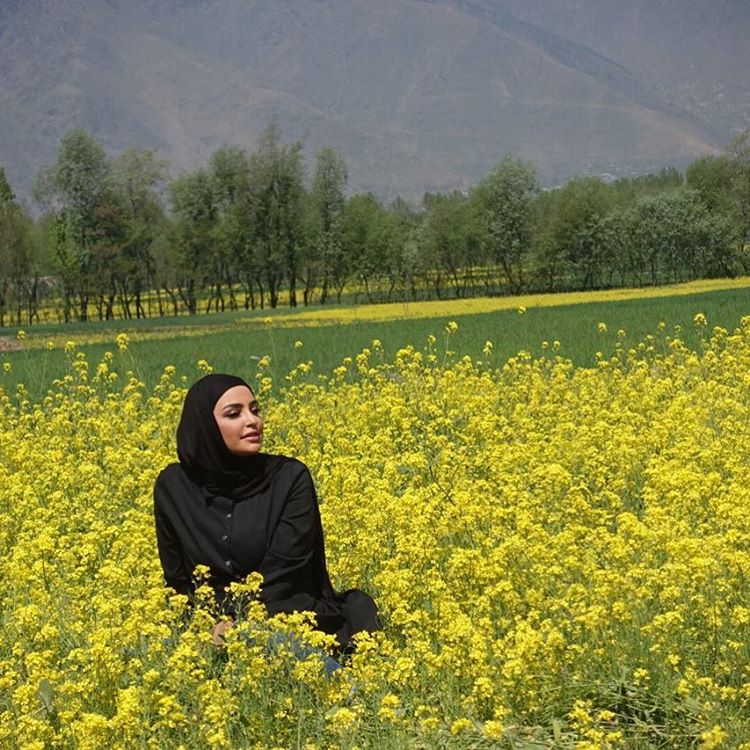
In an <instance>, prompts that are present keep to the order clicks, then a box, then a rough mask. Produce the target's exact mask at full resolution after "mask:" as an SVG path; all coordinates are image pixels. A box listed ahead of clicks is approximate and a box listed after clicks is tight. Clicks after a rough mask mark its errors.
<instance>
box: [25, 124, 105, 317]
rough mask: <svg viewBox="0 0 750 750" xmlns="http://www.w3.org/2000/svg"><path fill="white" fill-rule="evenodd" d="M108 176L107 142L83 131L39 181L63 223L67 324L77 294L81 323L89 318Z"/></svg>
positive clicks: (60, 250) (65, 142)
mask: <svg viewBox="0 0 750 750" xmlns="http://www.w3.org/2000/svg"><path fill="white" fill-rule="evenodd" d="M108 175H109V163H108V160H107V157H106V155H105V153H104V148H103V146H102V145H101V143H99V141H98V140H96V138H94V137H93V136H91V135H89V134H88V133H86V132H84V131H83V130H70V131H68V132H67V133H66V134H65V135H64V136H63V137H62V140H61V141H60V148H59V151H58V156H57V161H56V162H55V164H54V165H53V166H52V167H50V168H49V169H46V170H44V171H43V172H42V173H41V174H40V176H39V178H38V180H37V185H36V188H35V195H36V198H37V200H38V201H39V202H40V203H41V205H42V206H43V207H44V208H45V209H46V210H47V211H49V212H50V213H51V214H52V215H53V216H54V217H55V222H56V224H57V229H56V232H55V235H54V239H55V244H54V257H55V260H56V264H57V266H58V270H59V272H60V274H61V277H62V281H63V296H64V308H65V320H66V321H67V320H69V319H70V309H71V300H72V297H73V296H74V295H77V296H78V301H79V318H80V319H81V320H87V319H88V303H89V296H90V293H91V284H92V275H91V247H92V243H93V240H94V237H95V236H97V232H98V230H97V226H96V224H97V220H98V214H97V208H98V207H99V204H100V202H101V201H102V198H103V195H104V193H105V191H106V189H107V179H108Z"/></svg>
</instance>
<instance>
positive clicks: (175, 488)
mask: <svg viewBox="0 0 750 750" xmlns="http://www.w3.org/2000/svg"><path fill="white" fill-rule="evenodd" d="M190 489H194V490H195V491H196V492H200V488H199V487H198V485H197V484H195V482H193V480H192V479H191V478H190V477H189V476H188V473H187V472H186V471H185V469H184V468H183V467H182V466H181V465H180V464H179V463H177V462H175V463H173V464H169V465H168V466H165V467H164V468H163V469H162V470H161V471H160V472H159V475H158V476H157V477H156V481H155V482H154V499H155V500H156V502H157V503H159V502H164V501H165V500H167V499H169V498H170V497H172V496H174V495H175V493H177V494H180V495H184V493H185V491H186V490H190Z"/></svg>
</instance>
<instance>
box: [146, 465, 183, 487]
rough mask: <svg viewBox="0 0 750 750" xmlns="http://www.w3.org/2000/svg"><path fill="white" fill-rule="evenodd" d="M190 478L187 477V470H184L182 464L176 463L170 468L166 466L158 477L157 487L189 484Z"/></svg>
mask: <svg viewBox="0 0 750 750" xmlns="http://www.w3.org/2000/svg"><path fill="white" fill-rule="evenodd" d="M189 481H190V478H189V477H188V475H187V472H186V471H185V469H183V468H182V466H181V464H179V463H178V462H177V461H175V462H174V463H172V464H169V465H168V466H165V467H164V468H163V469H162V470H161V471H160V472H159V475H158V476H157V477H156V483H155V484H156V486H157V487H158V486H159V485H165V484H171V483H172V482H189Z"/></svg>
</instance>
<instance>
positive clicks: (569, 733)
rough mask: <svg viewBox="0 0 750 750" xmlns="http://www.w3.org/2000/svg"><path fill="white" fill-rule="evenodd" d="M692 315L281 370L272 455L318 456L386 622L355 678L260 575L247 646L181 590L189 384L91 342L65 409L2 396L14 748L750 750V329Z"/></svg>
mask: <svg viewBox="0 0 750 750" xmlns="http://www.w3.org/2000/svg"><path fill="white" fill-rule="evenodd" d="M694 323H695V326H696V328H698V329H699V330H703V331H704V332H705V333H704V336H703V343H702V346H701V347H699V349H698V351H692V350H691V349H689V348H688V347H686V346H685V345H684V344H683V343H682V342H681V341H680V340H679V339H677V338H674V337H671V336H670V335H669V334H668V333H667V331H666V330H661V331H655V332H654V335H652V336H648V337H646V339H644V340H643V341H642V342H641V343H640V344H638V345H636V346H633V347H632V348H627V347H626V346H624V345H623V344H618V345H616V346H615V349H614V351H613V352H612V353H611V354H607V355H606V356H605V355H600V356H599V357H598V359H597V362H596V364H595V366H593V367H588V368H584V367H580V366H575V365H574V364H573V363H572V362H571V361H569V360H567V359H565V358H563V357H562V356H559V354H558V353H557V352H556V351H555V346H554V345H553V346H551V347H549V348H548V349H547V350H545V351H544V352H543V353H542V356H539V357H532V356H531V355H530V354H526V353H523V352H521V353H520V354H518V355H517V356H516V357H513V358H512V359H510V360H508V361H506V362H504V363H498V362H497V361H496V360H495V359H493V353H492V351H491V350H492V345H491V343H489V342H488V344H487V345H486V347H485V351H484V352H483V353H482V354H481V355H480V356H478V357H477V358H475V359H471V358H469V357H455V356H451V355H450V353H449V351H445V350H444V349H445V348H444V347H442V346H440V347H439V346H438V344H437V342H436V340H435V338H434V337H431V338H430V339H429V340H428V342H427V345H426V346H424V347H422V346H421V345H420V346H418V347H410V346H409V347H404V348H402V349H400V350H399V351H398V352H397V353H395V355H394V356H393V357H386V356H384V355H383V353H382V348H381V344H380V342H379V341H373V342H372V344H371V345H370V346H369V347H368V348H367V349H366V350H364V351H362V352H361V353H360V354H358V355H356V356H352V358H351V359H347V360H344V362H343V363H342V364H341V366H340V367H339V368H337V369H336V370H334V371H333V373H332V375H331V377H330V378H328V379H327V380H325V381H318V382H302V381H300V382H299V383H298V384H296V385H295V383H296V382H297V381H296V379H295V373H292V374H291V375H290V380H289V381H286V382H287V383H288V385H287V387H286V389H279V388H276V387H273V388H272V387H271V382H270V379H269V378H268V376H267V374H266V372H264V371H263V369H261V371H260V372H259V373H257V375H256V377H255V380H254V382H255V383H256V385H257V390H258V392H259V396H260V398H261V400H262V403H263V405H264V409H265V413H266V423H267V438H268V440H267V444H266V449H267V450H269V451H272V452H281V453H285V454H288V455H294V456H297V457H299V458H300V459H302V460H303V461H305V462H306V463H307V464H308V466H309V467H310V468H311V471H312V473H313V476H314V477H315V480H316V483H317V486H318V490H319V496H320V500H321V512H322V515H323V523H324V527H325V530H326V544H327V552H328V561H329V568H330V570H331V574H332V577H333V581H334V585H335V586H337V587H339V588H348V587H353V586H358V587H361V588H364V589H366V590H368V591H370V592H371V593H372V594H373V595H374V597H375V598H376V600H377V601H378V604H379V606H380V609H381V612H382V614H383V617H384V621H385V630H384V632H383V633H382V634H380V635H379V636H378V637H377V638H371V639H364V640H363V641H362V642H361V643H360V646H359V650H358V652H357V653H356V654H355V655H354V656H353V657H352V658H351V660H350V661H348V662H347V663H346V666H345V669H343V670H339V671H338V672H336V673H335V674H334V676H333V677H332V678H331V679H326V678H325V676H324V674H323V673H322V666H321V661H320V658H319V656H318V655H317V653H316V652H314V651H313V652H312V654H311V655H310V656H309V657H308V658H306V659H304V660H300V659H298V658H296V657H295V656H294V654H292V653H290V649H289V648H288V646H285V645H284V644H285V643H288V640H284V639H283V638H282V639H280V638H279V637H278V636H277V633H278V631H284V632H288V631H291V632H293V633H294V634H296V637H297V638H299V639H302V640H305V641H307V642H309V643H310V645H311V646H314V647H316V648H325V646H326V644H325V642H323V641H324V639H322V638H321V637H320V636H319V635H317V634H315V633H314V632H313V631H311V630H310V628H309V625H307V624H306V622H305V619H304V616H300V617H293V618H287V619H286V620H273V621H268V620H266V619H264V617H263V613H262V611H261V608H260V605H258V604H257V602H255V601H254V600H253V598H252V591H253V590H254V589H255V587H257V584H258V582H257V581H256V580H252V579H251V580H249V581H248V582H247V583H246V584H243V586H241V587H240V588H244V589H245V590H246V591H247V592H248V597H247V600H248V604H247V607H246V609H245V611H244V612H243V614H242V616H241V618H240V620H239V622H238V625H237V626H236V627H235V628H234V629H233V630H232V631H231V632H230V634H229V636H228V637H227V646H226V649H223V650H220V649H217V648H215V647H214V646H212V645H211V642H210V632H209V631H210V625H211V623H212V615H211V613H210V611H208V605H206V608H205V609H204V608H198V610H197V611H196V612H195V613H194V614H193V615H191V616H188V615H187V614H186V610H185V606H184V601H183V600H182V599H181V598H180V597H177V596H172V597H169V596H168V595H167V593H166V592H165V590H164V588H163V585H162V579H161V571H160V567H159V563H158V559H157V555H156V547H155V540H154V532H153V521H152V515H151V508H152V499H151V488H152V485H153V481H154V479H155V477H156V475H157V473H158V472H159V471H160V469H161V468H162V467H163V466H164V465H165V464H166V463H168V462H169V461H171V460H173V455H174V430H175V426H176V421H177V418H178V415H179V411H180V408H181V402H182V399H183V397H184V393H185V378H184V377H181V375H180V373H177V372H175V370H174V368H173V367H167V368H165V369H164V373H163V375H162V377H161V378H160V380H159V382H158V383H157V384H156V385H155V386H146V385H145V384H144V383H143V382H141V381H139V380H138V379H137V378H136V377H135V376H134V375H133V374H132V373H128V372H122V371H120V372H118V371H117V369H118V362H120V363H122V362H124V361H125V360H124V359H123V358H122V357H121V356H120V355H121V354H122V353H118V354H115V355H111V354H105V355H104V357H103V358H102V360H101V361H100V362H87V361H86V358H85V355H83V354H82V353H77V352H76V350H75V348H74V347H73V346H72V345H71V346H70V347H69V348H68V357H69V362H70V364H69V368H68V371H67V374H65V375H64V376H61V377H60V379H59V380H57V381H56V383H55V385H54V386H53V388H52V389H51V390H50V391H49V393H48V394H47V395H46V396H44V397H42V398H40V399H36V398H33V397H31V396H29V394H28V393H27V392H26V390H25V389H24V387H23V386H19V387H17V388H15V387H14V388H10V387H9V388H7V389H6V390H0V620H1V622H2V628H1V629H0V747H3V748H6V747H7V748H14V749H15V748H18V749H20V748H23V749H24V750H45V749H47V748H50V749H52V748H55V749H57V748H59V749H61V750H67V749H68V748H70V749H73V748H76V749H79V750H100V748H122V749H123V750H125V749H126V748H149V749H153V750H156V749H157V748H159V749H161V748H174V749H175V750H177V749H178V748H182V749H184V750H194V749H197V748H215V749H217V750H219V749H224V748H258V749H259V750H260V749H261V748H262V749H263V750H266V749H268V748H305V749H306V750H312V749H313V748H348V749H349V750H353V749H354V748H361V749H362V750H364V749H365V748H373V749H375V748H377V749H378V750H380V749H381V748H386V749H387V748H394V749H395V748H425V749H432V748H519V749H520V748H525V749H526V750H531V749H533V748H536V749H538V750H541V748H570V749H571V750H572V749H573V748H576V749H577V750H594V749H598V750H605V749H609V748H634V749H636V750H637V749H639V748H644V749H645V748H696V750H697V749H698V748H701V749H702V750H712V749H713V748H727V749H732V750H735V749H737V748H744V749H745V750H749V749H750V718H749V717H750V638H749V637H748V636H749V635H750V318H745V319H743V321H742V323H741V324H740V326H739V327H738V328H737V329H736V330H735V331H732V332H729V331H726V330H724V329H721V328H714V329H713V330H712V331H711V330H709V327H708V325H707V321H706V319H705V317H704V316H702V315H696V316H695V321H694ZM455 328H456V326H455V324H449V325H448V327H447V331H446V332H445V333H444V334H442V335H445V336H446V337H447V344H448V347H447V348H448V349H450V340H451V337H452V336H454V335H455V334H456V331H455ZM605 328H606V326H605ZM442 335H441V341H442ZM119 346H120V348H121V349H123V350H124V349H126V347H127V339H126V338H121V339H120V341H119ZM261 364H262V362H261ZM305 366H306V364H305V363H301V365H300V367H301V368H302V369H304V367H305ZM202 367H203V369H204V370H207V369H210V365H209V364H208V363H205V362H204V363H202Z"/></svg>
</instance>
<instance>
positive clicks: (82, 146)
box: [0, 126, 750, 325]
mask: <svg viewBox="0 0 750 750" xmlns="http://www.w3.org/2000/svg"><path fill="white" fill-rule="evenodd" d="M346 186H347V169H346V165H345V163H344V161H343V159H342V158H341V157H340V156H339V155H338V154H337V153H336V152H335V151H334V150H333V149H331V148H326V149H323V150H322V151H320V152H319V153H318V154H317V156H316V159H315V165H314V168H313V170H312V174H311V175H310V176H309V178H308V175H307V173H306V164H305V160H304V157H303V153H302V146H301V144H300V143H292V144H287V143H284V142H283V140H282V138H281V134H280V131H279V129H278V127H276V126H271V127H269V128H268V129H267V130H266V131H265V133H264V134H263V135H262V137H261V138H260V140H259V142H258V144H257V147H256V149H255V150H254V151H252V152H250V153H249V152H248V151H246V150H245V149H243V148H239V147H233V146H227V147H223V148H220V149H219V150H217V151H216V152H215V153H214V154H213V155H212V156H211V158H210V159H209V160H208V163H207V164H206V165H205V166H203V167H202V168H200V169H198V170H196V171H193V172H190V173H187V174H183V175H182V176H180V177H177V178H176V179H173V180H171V181H170V180H168V176H167V164H166V162H164V161H163V160H161V159H159V158H158V157H157V156H156V155H155V154H154V152H152V151H148V150H143V149H137V148H133V149H129V150H127V151H125V152H123V153H121V154H119V155H117V156H115V157H113V158H109V157H108V156H107V154H106V153H105V151H104V148H103V147H102V145H101V144H100V143H99V142H98V141H97V140H96V139H95V138H94V137H93V136H91V135H90V134H88V133H86V132H84V131H81V130H72V131H70V132H68V133H67V134H66V135H65V136H64V137H63V138H62V140H61V143H60V148H59V151H58V156H57V160H56V162H55V164H53V165H52V166H51V167H49V168H48V169H45V170H44V171H43V172H42V173H41V174H40V175H39V177H38V179H37V183H36V188H35V191H34V197H35V200H36V201H37V202H38V204H39V206H40V208H41V209H42V212H43V213H42V215H41V217H40V218H39V219H38V220H36V221H32V220H31V219H30V218H29V217H28V216H27V215H26V214H25V213H24V211H23V210H22V209H21V207H20V206H19V205H18V203H17V201H16V200H15V198H14V196H13V192H12V190H11V188H10V186H9V185H8V183H7V180H6V179H5V175H4V172H2V170H0V325H6V323H7V322H15V323H17V324H21V323H22V322H23V323H32V322H34V321H35V320H39V310H40V304H41V303H42V302H43V300H44V299H45V298H47V299H49V300H56V301H59V311H60V317H61V318H62V319H64V320H66V321H68V320H71V319H73V318H78V319H80V320H87V319H89V318H91V317H98V318H100V319H107V318H113V317H125V318H132V317H147V316H150V315H157V314H158V315H166V314H179V313H180V312H184V311H186V312H188V313H197V312H199V308H200V311H204V310H205V311H206V312H210V311H212V310H224V309H227V308H229V309H238V308H256V307H265V306H270V307H276V306H277V305H278V304H279V303H280V302H281V301H282V300H283V301H284V302H286V303H288V304H289V305H291V306H294V305H297V304H299V303H303V304H305V305H309V304H312V303H320V304H325V303H326V302H328V301H330V300H332V299H333V300H336V301H339V302H340V301H342V299H344V298H346V299H348V300H349V301H354V302H356V301H359V300H368V301H376V300H389V299H397V298H410V299H417V298H425V297H438V298H441V297H446V296H454V297H460V296H467V295H473V294H507V293H518V292H521V291H524V290H546V291H558V290H564V289H590V288H595V287H610V286H615V285H633V284H637V285H643V284H656V283H665V282H676V281H682V280H687V279H692V278H698V277H704V276H731V275H735V274H738V273H747V272H748V271H749V270H750V258H749V257H748V252H747V251H748V246H749V245H748V243H750V131H748V132H745V133H743V134H740V135H739V136H737V137H736V138H735V139H734V140H733V141H732V142H731V143H730V144H729V146H728V147H727V149H726V151H725V153H723V154H721V155H715V156H705V157H702V158H700V159H698V160H696V161H694V162H693V163H692V164H691V165H690V166H689V167H688V168H687V170H686V173H685V175H684V176H683V175H682V174H680V173H679V172H677V171H676V170H673V169H667V170H664V171H662V172H661V173H659V174H658V175H648V176H642V177H635V178H628V179H621V180H616V181H611V182H605V181H604V180H602V179H599V178H596V177H578V178H574V179H572V180H570V181H569V182H568V183H567V184H566V185H564V186H562V187H560V188H557V189H554V190H541V189H540V187H539V183H538V180H537V176H536V174H535V171H534V168H533V167H532V165H530V164H528V163H526V162H523V161H521V160H519V159H516V158H514V157H512V156H506V157H505V158H504V159H503V160H502V161H501V162H500V163H499V164H498V165H497V166H496V167H495V168H494V169H493V170H492V171H491V172H490V173H489V174H487V176H486V177H485V178H484V179H483V180H482V181H481V182H480V183H479V184H478V185H476V186H475V187H474V188H473V189H471V190H469V191H466V192H454V193H450V194H440V193H437V194H431V193H428V194H426V195H425V196H424V198H423V200H422V203H421V205H420V206H418V207H414V206H411V205H410V204H408V203H407V202H406V201H404V200H402V199H397V200H396V201H395V202H393V203H392V204H390V205H388V206H385V205H383V204H382V203H381V202H380V201H379V200H377V198H375V197H374V196H373V195H371V194H355V195H351V196H349V197H347V189H346Z"/></svg>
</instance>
